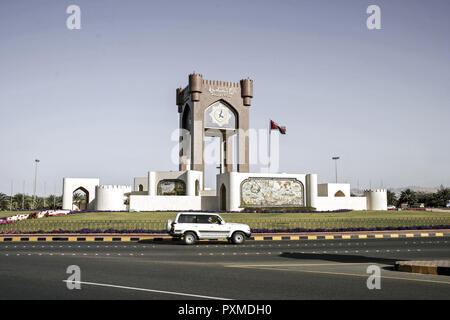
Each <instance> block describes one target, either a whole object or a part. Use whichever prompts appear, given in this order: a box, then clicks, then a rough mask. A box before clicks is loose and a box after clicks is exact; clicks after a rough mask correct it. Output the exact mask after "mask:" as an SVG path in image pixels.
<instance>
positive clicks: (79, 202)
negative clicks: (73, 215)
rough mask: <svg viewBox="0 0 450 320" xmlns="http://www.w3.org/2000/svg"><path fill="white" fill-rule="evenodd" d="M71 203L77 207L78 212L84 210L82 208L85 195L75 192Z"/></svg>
mask: <svg viewBox="0 0 450 320" xmlns="http://www.w3.org/2000/svg"><path fill="white" fill-rule="evenodd" d="M72 199H73V200H72V201H73V203H74V204H75V205H76V206H77V207H78V209H79V210H84V209H85V207H84V206H83V205H84V204H85V203H86V195H85V194H83V193H80V192H75V193H74V194H73V198H72Z"/></svg>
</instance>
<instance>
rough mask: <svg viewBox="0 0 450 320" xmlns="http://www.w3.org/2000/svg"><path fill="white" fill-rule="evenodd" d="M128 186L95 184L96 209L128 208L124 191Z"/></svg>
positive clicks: (122, 209)
mask: <svg viewBox="0 0 450 320" xmlns="http://www.w3.org/2000/svg"><path fill="white" fill-rule="evenodd" d="M129 192H131V187H130V186H97V187H96V188H95V199H96V209H97V210H102V211H103V210H105V211H107V210H108V211H124V210H128V206H127V202H126V201H127V200H128V197H127V196H126V195H125V194H126V193H129Z"/></svg>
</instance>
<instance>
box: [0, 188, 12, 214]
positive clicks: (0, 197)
mask: <svg viewBox="0 0 450 320" xmlns="http://www.w3.org/2000/svg"><path fill="white" fill-rule="evenodd" d="M10 201H11V200H10V197H9V196H7V195H6V194H4V193H1V192H0V210H9V207H10Z"/></svg>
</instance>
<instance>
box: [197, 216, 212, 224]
mask: <svg viewBox="0 0 450 320" xmlns="http://www.w3.org/2000/svg"><path fill="white" fill-rule="evenodd" d="M210 218H211V216H207V215H201V216H197V223H211V222H210V221H209V220H210Z"/></svg>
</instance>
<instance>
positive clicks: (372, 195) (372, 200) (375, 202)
mask: <svg viewBox="0 0 450 320" xmlns="http://www.w3.org/2000/svg"><path fill="white" fill-rule="evenodd" d="M364 196H365V197H366V201H367V210H387V191H386V189H376V190H364Z"/></svg>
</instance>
